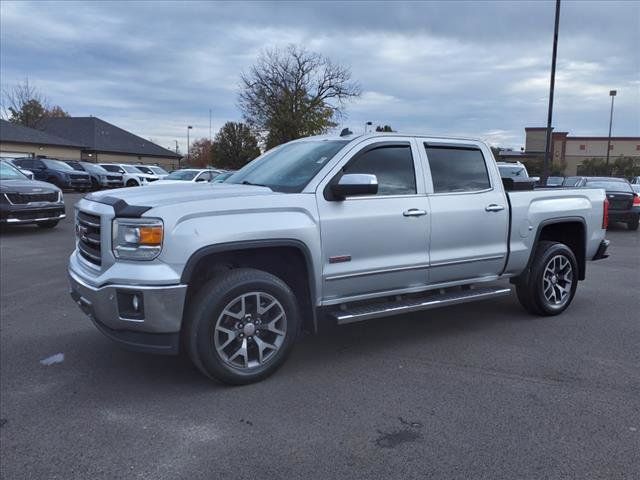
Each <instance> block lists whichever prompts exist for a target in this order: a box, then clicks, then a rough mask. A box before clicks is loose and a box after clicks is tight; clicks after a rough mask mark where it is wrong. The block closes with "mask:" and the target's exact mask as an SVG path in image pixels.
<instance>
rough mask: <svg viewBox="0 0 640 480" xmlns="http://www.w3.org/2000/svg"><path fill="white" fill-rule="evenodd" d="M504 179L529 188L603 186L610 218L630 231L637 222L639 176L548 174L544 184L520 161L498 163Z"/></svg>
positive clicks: (638, 215)
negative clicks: (550, 175) (530, 174)
mask: <svg viewBox="0 0 640 480" xmlns="http://www.w3.org/2000/svg"><path fill="white" fill-rule="evenodd" d="M497 163H498V170H499V171H500V176H501V177H502V181H503V182H505V181H506V182H515V183H526V184H527V185H528V186H529V187H530V188H544V187H548V188H602V189H604V190H605V192H606V194H607V201H608V206H609V219H610V220H611V221H612V222H622V223H626V224H627V227H628V228H629V230H637V229H638V225H639V224H640V177H633V178H632V179H631V180H627V179H626V178H617V177H588V176H569V177H557V176H553V177H548V178H547V181H546V183H545V184H544V185H541V184H540V178H539V177H530V176H529V173H528V172H527V168H526V167H525V166H524V164H522V163H521V162H497Z"/></svg>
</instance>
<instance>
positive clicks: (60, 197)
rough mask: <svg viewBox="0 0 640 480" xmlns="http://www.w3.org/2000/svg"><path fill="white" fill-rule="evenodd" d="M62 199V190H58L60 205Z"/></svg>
mask: <svg viewBox="0 0 640 480" xmlns="http://www.w3.org/2000/svg"><path fill="white" fill-rule="evenodd" d="M62 201H63V198H62V190H58V203H62Z"/></svg>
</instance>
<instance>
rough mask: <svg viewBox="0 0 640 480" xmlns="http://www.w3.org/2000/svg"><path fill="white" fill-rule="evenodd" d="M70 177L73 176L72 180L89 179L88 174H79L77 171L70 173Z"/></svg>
mask: <svg viewBox="0 0 640 480" xmlns="http://www.w3.org/2000/svg"><path fill="white" fill-rule="evenodd" d="M69 177H71V179H72V180H89V178H88V177H87V176H86V175H78V174H76V173H70V174H69Z"/></svg>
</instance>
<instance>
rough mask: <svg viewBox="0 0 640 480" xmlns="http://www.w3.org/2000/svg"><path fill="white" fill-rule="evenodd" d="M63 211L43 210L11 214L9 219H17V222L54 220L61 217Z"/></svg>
mask: <svg viewBox="0 0 640 480" xmlns="http://www.w3.org/2000/svg"><path fill="white" fill-rule="evenodd" d="M62 213H63V211H62V210H58V209H53V210H43V211H39V212H37V211H36V212H33V211H30V212H12V213H11V218H17V219H18V220H35V219H37V218H54V217H59V216H60V215H62Z"/></svg>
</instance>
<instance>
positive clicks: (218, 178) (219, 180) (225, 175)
mask: <svg viewBox="0 0 640 480" xmlns="http://www.w3.org/2000/svg"><path fill="white" fill-rule="evenodd" d="M234 173H235V172H224V173H221V174H220V175H216V176H215V177H214V178H215V180H214V181H213V183H223V182H224V181H225V180H226V179H227V178H229V177H230V176H231V175H233V174H234Z"/></svg>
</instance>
